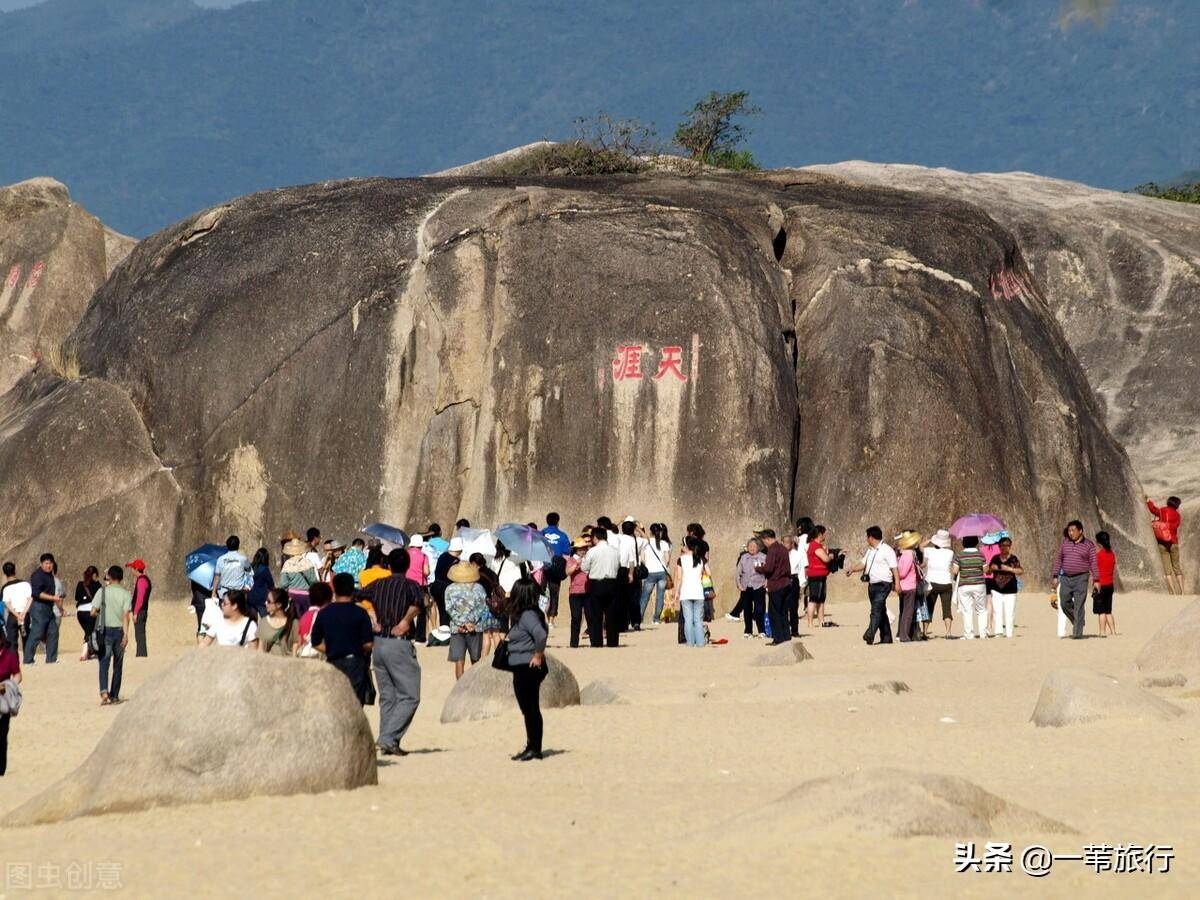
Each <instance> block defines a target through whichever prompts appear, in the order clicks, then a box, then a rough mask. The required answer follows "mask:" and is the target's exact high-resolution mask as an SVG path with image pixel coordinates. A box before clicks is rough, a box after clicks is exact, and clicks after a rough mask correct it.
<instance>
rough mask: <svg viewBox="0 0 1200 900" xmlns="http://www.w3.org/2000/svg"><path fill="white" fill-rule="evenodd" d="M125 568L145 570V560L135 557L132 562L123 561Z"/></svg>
mask: <svg viewBox="0 0 1200 900" xmlns="http://www.w3.org/2000/svg"><path fill="white" fill-rule="evenodd" d="M125 568H127V569H137V570H138V571H139V572H145V571H146V562H145V560H142V559H135V560H134V561H133V562H127V563H125Z"/></svg>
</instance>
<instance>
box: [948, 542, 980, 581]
mask: <svg viewBox="0 0 1200 900" xmlns="http://www.w3.org/2000/svg"><path fill="white" fill-rule="evenodd" d="M954 562H955V564H956V565H957V566H958V583H959V584H960V585H967V586H970V585H976V584H984V583H985V582H986V579H985V578H984V574H983V569H984V560H983V554H982V553H981V552H980V551H979V550H977V549H974V548H966V547H964V548H963V549H962V550H960V551H958V553H956V554H954Z"/></svg>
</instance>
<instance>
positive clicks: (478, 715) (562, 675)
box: [442, 653, 580, 724]
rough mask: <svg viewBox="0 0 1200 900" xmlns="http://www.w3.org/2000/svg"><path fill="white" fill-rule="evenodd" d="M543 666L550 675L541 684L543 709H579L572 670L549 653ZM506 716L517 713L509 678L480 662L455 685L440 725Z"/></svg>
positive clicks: (443, 709)
mask: <svg viewBox="0 0 1200 900" xmlns="http://www.w3.org/2000/svg"><path fill="white" fill-rule="evenodd" d="M546 665H547V666H548V668H549V672H548V673H547V675H546V680H545V681H543V682H542V694H541V705H542V709H557V708H558V707H562V706H579V702H580V701H579V682H578V681H576V680H575V676H574V675H573V674H571V670H570V669H568V668H567V667H566V666H565V665H564V664H563V663H562V661H561V660H559V659H558V657H556V656H553V655H552V654H550V653H547V654H546ZM508 712H518V708H517V698H516V697H515V696H514V695H513V682H512V675H511V674H510V673H508V672H502V671H500V670H499V669H493V668H492V667H491V665H490V664H489V662H488V661H487V660H482V661H480V662H479V663H478V664H477V665H474V666H471V668H469V669H468V670H467V671H466V674H464V675H463V677H462V678H460V679H458V681H457V682H455V684H454V687H453V688H452V689H451V691H450V694H449V696H447V697H446V703H445V705H444V706H443V707H442V724H445V723H447V722H470V721H473V720H475V719H490V718H492V717H493V716H499V715H503V714H504V713H508Z"/></svg>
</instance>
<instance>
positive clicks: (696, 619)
mask: <svg viewBox="0 0 1200 900" xmlns="http://www.w3.org/2000/svg"><path fill="white" fill-rule="evenodd" d="M679 614H680V615H681V616H682V617H683V636H684V638H685V639H686V640H687V642H688V646H689V647H703V646H704V645H705V644H706V643H707V642H706V641H705V639H704V601H703V600H680V601H679Z"/></svg>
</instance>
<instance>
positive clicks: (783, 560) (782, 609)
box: [754, 528, 792, 647]
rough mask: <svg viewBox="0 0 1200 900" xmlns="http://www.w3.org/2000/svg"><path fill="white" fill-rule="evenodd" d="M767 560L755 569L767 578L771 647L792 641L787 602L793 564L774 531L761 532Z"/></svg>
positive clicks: (765, 530)
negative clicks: (776, 538)
mask: <svg viewBox="0 0 1200 900" xmlns="http://www.w3.org/2000/svg"><path fill="white" fill-rule="evenodd" d="M761 534H762V539H763V543H764V544H766V545H767V558H766V559H765V560H763V562H762V563H760V564H759V565H757V566H755V567H754V569H755V571H756V572H758V573H759V574H760V575H765V576H766V578H767V597H768V598H769V599H768V601H767V614H768V615H769V616H770V617H771V646H772V647H774V646H775V645H776V644H782V643H783V642H784V641H790V640H791V639H792V633H791V631H790V630H789V629H788V620H787V600H788V594H789V593H790V592H791V588H792V562H791V559H790V558H789V557H788V550H787V547H785V546H783V544H781V543H779V541H777V540H775V532H774V530H773V529H770V528H764V529H763V530H762V532H761Z"/></svg>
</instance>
